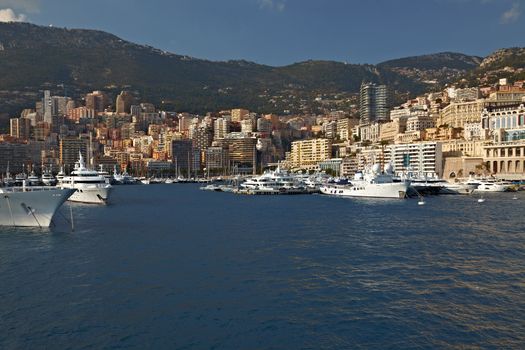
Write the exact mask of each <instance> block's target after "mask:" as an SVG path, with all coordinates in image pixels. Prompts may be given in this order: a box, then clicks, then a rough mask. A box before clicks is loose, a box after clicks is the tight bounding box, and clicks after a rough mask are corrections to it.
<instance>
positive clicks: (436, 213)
mask: <svg viewBox="0 0 525 350" xmlns="http://www.w3.org/2000/svg"><path fill="white" fill-rule="evenodd" d="M512 196H513V195H512V194H495V195H492V196H489V195H486V196H485V198H486V201H485V203H482V204H480V203H478V202H477V197H475V196H470V197H469V196H438V197H428V198H427V199H426V205H424V206H418V205H417V199H408V200H371V199H365V200H355V199H341V198H330V197H325V196H320V195H311V196H236V195H232V194H226V193H216V192H206V191H199V190H198V187H197V186H196V185H181V184H173V185H150V186H120V187H116V188H115V191H114V193H113V201H112V204H110V205H109V206H89V205H76V204H75V205H72V209H73V214H74V218H75V231H74V232H71V230H70V225H69V224H68V223H67V221H66V219H65V217H69V204H66V205H65V206H64V207H62V209H61V215H59V216H58V217H57V220H56V221H57V226H56V227H54V228H52V229H51V230H39V229H20V228H17V229H12V228H9V229H7V228H1V229H0V348H1V349H66V348H67V349H105V348H126V349H386V348H389V349H451V348H452V349H477V348H483V349H501V348H505V349H523V348H525V218H524V215H525V193H523V192H522V193H518V199H517V200H513V199H512Z"/></svg>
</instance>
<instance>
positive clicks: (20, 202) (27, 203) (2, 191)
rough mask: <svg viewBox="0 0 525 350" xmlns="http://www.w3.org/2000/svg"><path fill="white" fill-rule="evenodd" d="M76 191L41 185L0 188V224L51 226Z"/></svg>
mask: <svg viewBox="0 0 525 350" xmlns="http://www.w3.org/2000/svg"><path fill="white" fill-rule="evenodd" d="M74 191H75V190H74V189H69V188H64V189H61V188H56V187H40V186H22V187H19V186H16V187H7V188H6V187H4V188H0V225H2V226H36V227H49V226H50V225H51V222H52V220H53V217H54V215H55V213H56V211H57V210H58V209H59V208H60V206H61V205H62V204H63V203H64V202H65V201H66V200H67V199H68V198H69V197H70V196H71V195H72V194H73V192H74Z"/></svg>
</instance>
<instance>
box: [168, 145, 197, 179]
mask: <svg viewBox="0 0 525 350" xmlns="http://www.w3.org/2000/svg"><path fill="white" fill-rule="evenodd" d="M193 156H194V154H193V142H192V140H187V139H186V140H172V141H171V158H172V159H173V164H174V165H175V168H176V171H177V173H178V174H181V175H184V176H186V175H187V176H188V177H190V173H191V171H192V168H191V165H192V163H193Z"/></svg>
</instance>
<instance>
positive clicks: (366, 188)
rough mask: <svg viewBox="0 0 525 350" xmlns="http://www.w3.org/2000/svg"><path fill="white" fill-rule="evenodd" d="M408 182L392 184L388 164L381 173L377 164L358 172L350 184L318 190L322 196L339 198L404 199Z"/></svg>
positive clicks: (392, 179)
mask: <svg viewBox="0 0 525 350" xmlns="http://www.w3.org/2000/svg"><path fill="white" fill-rule="evenodd" d="M407 189H408V182H407V181H401V182H394V178H393V171H392V166H391V165H390V164H388V165H387V166H386V167H385V170H384V171H381V166H380V165H379V164H374V165H373V166H372V167H368V168H366V169H365V170H364V172H362V173H361V172H358V173H356V174H355V175H354V178H353V179H352V180H351V181H350V183H348V184H345V185H338V184H328V183H327V184H325V185H323V186H321V188H320V190H321V193H323V194H328V195H332V196H341V197H374V198H405V197H406V193H407Z"/></svg>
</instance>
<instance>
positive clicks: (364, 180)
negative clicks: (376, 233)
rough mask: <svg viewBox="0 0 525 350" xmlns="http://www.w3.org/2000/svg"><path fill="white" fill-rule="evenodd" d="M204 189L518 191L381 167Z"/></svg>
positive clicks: (353, 193)
mask: <svg viewBox="0 0 525 350" xmlns="http://www.w3.org/2000/svg"><path fill="white" fill-rule="evenodd" d="M202 189H204V190H210V191H224V192H235V193H241V194H308V193H317V192H320V193H322V194H327V195H332V196H343V197H374V198H406V197H408V196H411V195H424V194H472V193H473V192H474V191H476V192H505V191H512V190H516V189H517V186H516V185H514V184H512V183H510V182H502V181H496V180H494V179H475V178H469V179H468V180H466V181H464V182H455V183H450V182H448V181H446V180H443V179H438V178H431V179H426V178H415V177H396V176H394V174H393V171H392V166H391V165H390V164H387V165H386V166H385V167H384V169H381V166H380V165H379V164H375V165H373V166H371V167H368V168H367V169H365V170H364V171H363V172H358V173H356V174H355V175H354V178H353V179H351V180H349V179H346V178H336V179H334V178H332V177H330V176H328V175H326V174H324V173H317V174H313V175H309V174H302V173H299V174H297V173H292V172H288V171H286V170H282V169H280V168H279V167H278V168H277V169H276V170H274V171H267V172H265V173H264V174H262V175H260V176H255V177H252V178H248V179H244V180H239V181H237V182H236V183H235V184H233V185H231V184H218V183H212V184H209V185H207V186H205V187H203V188H202Z"/></svg>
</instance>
